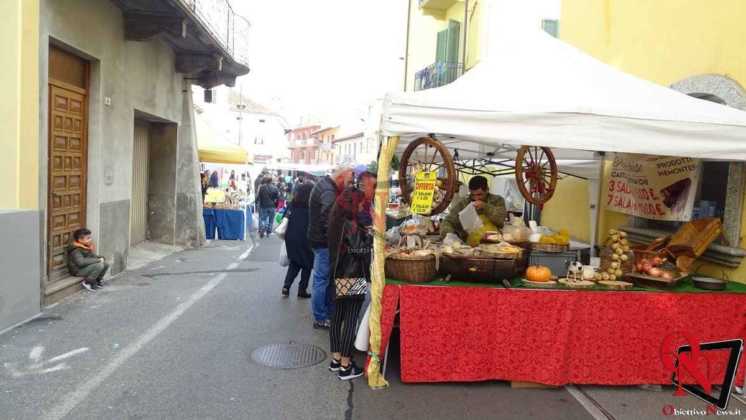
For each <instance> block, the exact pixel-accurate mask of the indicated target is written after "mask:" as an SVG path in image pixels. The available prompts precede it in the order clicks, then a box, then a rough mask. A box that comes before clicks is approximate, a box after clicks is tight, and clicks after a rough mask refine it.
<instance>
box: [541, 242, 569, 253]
mask: <svg viewBox="0 0 746 420" xmlns="http://www.w3.org/2000/svg"><path fill="white" fill-rule="evenodd" d="M531 249H532V250H533V251H542V252H565V251H569V250H570V245H559V244H542V243H532V244H531Z"/></svg>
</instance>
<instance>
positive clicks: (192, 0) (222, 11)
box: [178, 0, 251, 66]
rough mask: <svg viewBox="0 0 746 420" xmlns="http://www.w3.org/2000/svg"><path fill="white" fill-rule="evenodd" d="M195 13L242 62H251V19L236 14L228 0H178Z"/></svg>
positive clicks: (224, 46) (235, 57)
mask: <svg viewBox="0 0 746 420" xmlns="http://www.w3.org/2000/svg"><path fill="white" fill-rule="evenodd" d="M178 1H180V2H181V3H182V4H183V5H184V6H186V7H187V8H188V9H189V10H191V11H192V13H194V15H195V16H196V17H197V19H199V20H200V21H201V23H202V25H203V26H204V27H205V28H207V30H208V31H210V32H211V33H212V36H214V37H215V39H216V40H218V42H220V44H221V45H222V47H223V48H225V50H226V51H228V53H229V54H230V55H231V57H233V59H234V60H235V61H237V62H238V63H240V64H244V65H246V66H248V64H249V27H250V26H251V25H250V24H249V21H248V20H246V19H245V18H244V17H242V16H240V15H238V14H236V13H235V12H234V11H233V9H232V8H231V5H230V3H228V0H178Z"/></svg>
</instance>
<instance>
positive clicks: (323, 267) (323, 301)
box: [311, 248, 334, 321]
mask: <svg viewBox="0 0 746 420" xmlns="http://www.w3.org/2000/svg"><path fill="white" fill-rule="evenodd" d="M312 276H313V292H312V293H311V310H312V311H313V318H314V319H315V320H316V321H325V320H327V319H330V318H331V316H332V313H333V312H334V283H333V282H330V279H329V277H330V275H329V248H314V249H313V274H312Z"/></svg>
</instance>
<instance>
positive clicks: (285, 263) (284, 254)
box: [280, 244, 290, 267]
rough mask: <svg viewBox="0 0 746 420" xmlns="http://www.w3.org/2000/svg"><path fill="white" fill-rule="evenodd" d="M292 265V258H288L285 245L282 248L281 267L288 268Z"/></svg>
mask: <svg viewBox="0 0 746 420" xmlns="http://www.w3.org/2000/svg"><path fill="white" fill-rule="evenodd" d="M289 265H290V258H288V249H287V247H286V246H285V244H282V246H281V247H280V266H281V267H287V266H289Z"/></svg>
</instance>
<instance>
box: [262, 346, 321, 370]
mask: <svg viewBox="0 0 746 420" xmlns="http://www.w3.org/2000/svg"><path fill="white" fill-rule="evenodd" d="M251 358H252V359H253V360H254V361H255V362H257V363H259V364H260V365H264V366H269V367H271V368H279V369H296V368H302V367H308V366H313V365H315V364H318V363H321V362H323V361H324V360H325V359H326V352H325V351H324V350H322V349H320V348H319V347H316V346H314V345H311V344H270V345H268V346H264V347H259V348H258V349H256V350H254V352H253V353H251Z"/></svg>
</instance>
